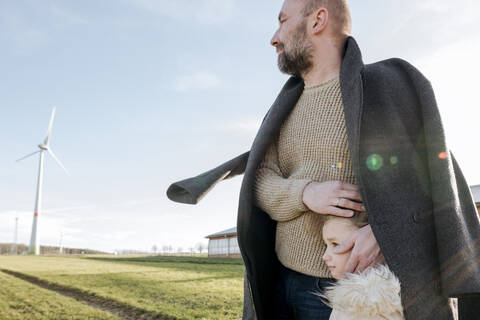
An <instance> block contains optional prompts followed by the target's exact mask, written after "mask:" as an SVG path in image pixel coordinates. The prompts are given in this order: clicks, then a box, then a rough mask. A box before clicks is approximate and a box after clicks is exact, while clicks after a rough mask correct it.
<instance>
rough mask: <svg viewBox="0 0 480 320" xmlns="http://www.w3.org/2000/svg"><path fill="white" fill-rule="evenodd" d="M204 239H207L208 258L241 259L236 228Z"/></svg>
mask: <svg viewBox="0 0 480 320" xmlns="http://www.w3.org/2000/svg"><path fill="white" fill-rule="evenodd" d="M205 238H208V256H209V257H229V258H240V257H241V255H240V248H239V247H238V242H237V228H236V227H234V228H230V229H227V230H224V231H220V232H217V233H214V234H211V235H209V236H206V237H205Z"/></svg>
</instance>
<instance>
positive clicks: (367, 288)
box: [323, 265, 405, 320]
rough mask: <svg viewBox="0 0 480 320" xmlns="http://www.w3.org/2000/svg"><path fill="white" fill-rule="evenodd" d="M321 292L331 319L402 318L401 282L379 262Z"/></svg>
mask: <svg viewBox="0 0 480 320" xmlns="http://www.w3.org/2000/svg"><path fill="white" fill-rule="evenodd" d="M323 296H324V297H325V298H326V299H328V301H329V302H328V304H329V305H330V307H332V309H333V311H332V314H331V316H330V320H380V319H389V320H404V319H405V318H404V316H403V309H402V302H401V298H400V282H399V281H398V278H397V277H396V276H395V275H394V274H393V273H392V272H391V271H390V269H389V268H388V267H386V266H381V265H378V266H377V267H375V268H369V269H367V270H365V271H364V272H362V273H360V274H348V275H347V276H346V278H343V279H340V280H338V281H337V283H336V284H335V285H333V286H331V287H329V288H327V289H326V291H325V292H324V294H323Z"/></svg>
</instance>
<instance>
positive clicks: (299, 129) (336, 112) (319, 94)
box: [254, 77, 356, 278]
mask: <svg viewBox="0 0 480 320" xmlns="http://www.w3.org/2000/svg"><path fill="white" fill-rule="evenodd" d="M328 180H341V181H345V182H349V183H353V184H355V183H356V180H355V177H354V174H353V169H352V164H351V160H350V153H349V150H348V141H347V134H346V128H345V118H344V113H343V103H342V98H341V91H340V82H339V78H338V77H336V78H334V79H332V80H330V81H328V82H326V83H324V84H322V85H320V86H316V87H312V88H305V89H304V91H303V93H302V95H301V97H300V99H299V100H298V102H297V104H296V106H295V108H294V109H293V111H292V113H291V114H290V116H289V118H288V119H287V120H286V121H285V122H284V124H283V126H282V128H281V130H280V133H279V137H278V139H277V141H276V142H275V143H273V144H272V145H271V146H270V148H269V150H268V151H267V153H266V156H265V159H264V160H263V162H262V163H261V164H260V166H259V167H258V169H257V175H256V182H255V186H254V193H255V198H256V204H257V206H259V207H260V208H261V209H262V210H264V211H265V212H267V213H268V214H269V215H270V217H271V218H272V219H274V220H276V221H277V222H278V223H277V233H276V245H275V247H276V248H275V250H276V253H277V256H278V258H279V260H280V262H281V263H282V264H283V265H285V266H286V267H288V268H290V269H293V270H295V271H298V272H301V273H304V274H307V275H311V276H315V277H324V278H330V277H331V275H330V271H329V270H328V268H327V266H326V265H325V263H324V261H323V260H322V255H323V254H324V252H325V249H326V246H325V244H324V243H323V241H322V226H323V220H324V219H323V216H322V215H319V214H316V213H313V212H311V211H309V210H308V208H307V207H306V206H305V205H304V204H303V201H302V195H303V189H304V188H305V186H306V185H307V184H308V183H309V182H310V181H328Z"/></svg>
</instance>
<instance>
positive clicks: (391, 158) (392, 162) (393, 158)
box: [390, 156, 398, 165]
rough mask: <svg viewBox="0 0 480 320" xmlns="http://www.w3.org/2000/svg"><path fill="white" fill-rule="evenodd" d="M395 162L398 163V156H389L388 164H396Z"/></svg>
mask: <svg viewBox="0 0 480 320" xmlns="http://www.w3.org/2000/svg"><path fill="white" fill-rule="evenodd" d="M397 163H398V157H397V156H393V157H390V164H391V165H396V164H397Z"/></svg>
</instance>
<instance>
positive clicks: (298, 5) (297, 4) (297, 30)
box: [270, 0, 313, 76]
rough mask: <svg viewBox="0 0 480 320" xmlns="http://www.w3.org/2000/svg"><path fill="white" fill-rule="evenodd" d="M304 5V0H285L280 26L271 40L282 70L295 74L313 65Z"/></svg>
mask: <svg viewBox="0 0 480 320" xmlns="http://www.w3.org/2000/svg"><path fill="white" fill-rule="evenodd" d="M303 6H304V4H303V1H300V0H285V2H284V3H283V6H282V10H281V11H280V14H279V16H278V21H279V27H278V29H277V31H276V32H275V34H274V35H273V37H272V40H271V41H270V43H271V45H272V46H274V47H275V48H276V49H277V53H278V68H279V69H280V71H282V72H283V73H286V74H290V75H295V76H301V75H302V74H304V73H306V72H308V71H309V70H310V68H311V67H312V65H313V62H312V50H313V49H312V45H311V43H310V41H309V39H308V35H307V31H306V28H307V25H306V21H307V20H306V18H305V17H304V15H303V12H302V11H303V10H302V9H303Z"/></svg>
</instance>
